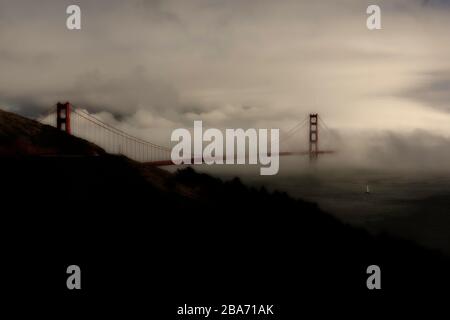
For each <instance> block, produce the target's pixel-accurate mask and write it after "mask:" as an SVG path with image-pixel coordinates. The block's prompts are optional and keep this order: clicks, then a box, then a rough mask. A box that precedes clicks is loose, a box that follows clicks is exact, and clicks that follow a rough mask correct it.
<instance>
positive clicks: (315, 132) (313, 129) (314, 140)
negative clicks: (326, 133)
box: [309, 113, 319, 161]
mask: <svg viewBox="0 0 450 320" xmlns="http://www.w3.org/2000/svg"><path fill="white" fill-rule="evenodd" d="M318 118H319V115H318V114H317V113H311V114H310V115H309V160H310V161H315V160H317V158H318V156H319V123H318V120H319V119H318Z"/></svg>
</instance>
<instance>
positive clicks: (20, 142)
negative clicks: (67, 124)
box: [0, 110, 105, 156]
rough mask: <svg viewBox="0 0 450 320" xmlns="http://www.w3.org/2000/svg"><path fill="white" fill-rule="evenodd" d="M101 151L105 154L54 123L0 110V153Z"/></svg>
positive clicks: (31, 153) (73, 153) (63, 153)
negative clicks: (50, 124)
mask: <svg viewBox="0 0 450 320" xmlns="http://www.w3.org/2000/svg"><path fill="white" fill-rule="evenodd" d="M101 154H105V151H104V150H103V149H102V148H100V147H98V146H96V145H94V144H92V143H89V142H87V141H84V140H81V139H77V138H75V137H73V136H71V135H68V134H65V133H63V132H59V131H58V130H57V129H56V128H54V127H51V126H48V125H42V124H41V123H39V122H37V121H33V120H30V119H27V118H24V117H22V116H19V115H17V114H14V113H11V112H7V111H3V110H0V156H4V155H9V156H13V155H39V156H46V155H47V156H49V155H85V156H88V155H90V156H93V155H101Z"/></svg>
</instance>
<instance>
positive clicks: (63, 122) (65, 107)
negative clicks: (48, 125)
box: [56, 102, 72, 134]
mask: <svg viewBox="0 0 450 320" xmlns="http://www.w3.org/2000/svg"><path fill="white" fill-rule="evenodd" d="M71 109H72V105H71V104H70V103H69V102H66V103H59V102H58V104H57V105H56V127H57V128H58V130H62V131H65V132H67V133H68V134H70V133H71V130H70V112H71Z"/></svg>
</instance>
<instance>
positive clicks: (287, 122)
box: [0, 0, 450, 140]
mask: <svg viewBox="0 0 450 320" xmlns="http://www.w3.org/2000/svg"><path fill="white" fill-rule="evenodd" d="M77 3H78V4H79V5H80V7H81V9H82V19H83V20H82V30H81V31H68V30H67V29H66V28H65V19H66V14H65V8H66V6H67V5H69V4H72V1H56V0H55V1H51V0H43V1H39V3H38V2H31V1H24V0H17V1H14V2H13V1H0V41H1V43H3V44H7V45H4V46H3V47H2V48H1V49H0V69H1V70H2V73H1V75H0V88H1V89H0V103H1V105H4V106H7V107H8V108H9V109H11V110H15V111H18V112H20V113H22V114H25V115H36V114H38V113H40V112H43V111H44V110H47V109H48V108H50V107H52V106H53V105H54V104H55V103H56V102H57V101H58V100H62V101H66V100H70V101H71V102H72V103H73V104H75V105H76V106H79V107H82V108H86V109H88V110H89V111H90V112H93V113H96V114H101V113H102V112H104V113H105V114H109V115H111V117H110V118H109V120H110V121H113V120H114V119H115V120H116V121H118V123H116V124H117V125H120V126H123V127H124V128H125V127H126V128H127V130H131V131H132V132H135V133H137V134H139V135H140V136H141V137H143V138H147V139H149V140H151V139H152V138H153V137H154V136H156V135H157V134H156V133H155V131H156V128H160V127H165V128H170V127H172V126H185V127H190V126H192V121H193V120H204V121H205V125H206V126H209V127H219V128H220V127H242V128H249V127H280V128H282V129H284V130H287V129H289V128H290V127H292V126H294V125H295V124H296V123H298V122H300V121H301V120H302V119H303V118H304V117H305V116H306V115H307V114H308V113H309V112H319V113H320V114H321V115H322V117H323V118H324V119H326V120H327V122H328V124H329V125H330V126H331V127H332V128H334V129H336V130H339V131H342V132H344V131H345V130H348V129H355V130H361V129H364V130H371V131H374V132H375V131H381V132H385V131H392V132H395V133H396V134H406V133H410V132H411V131H413V130H416V129H419V130H422V131H420V132H422V134H424V135H425V131H427V132H430V134H433V135H441V136H442V137H446V136H448V135H450V128H448V126H447V125H446V123H447V120H448V118H447V116H448V115H447V114H445V113H444V112H447V111H448V110H449V106H448V105H447V102H446V101H449V100H448V92H449V91H450V90H448V89H449V79H450V78H449V77H450V74H449V73H450V72H448V71H446V70H450V60H449V59H448V58H449V57H450V45H449V44H448V30H449V29H450V19H448V18H449V16H448V15H449V11H448V10H442V9H445V8H447V6H448V3H449V1H433V0H431V1H427V2H426V3H424V2H422V1H421V0H417V1H410V0H389V1H379V5H380V6H381V8H382V23H383V29H382V30H380V31H369V30H367V28H366V18H367V14H366V8H367V6H368V5H369V4H371V1H360V0H328V1H320V2H319V1H298V0H286V1H272V0H260V1H249V0H239V1H237V0H228V1H222V0H221V1H212V0H192V1H181V0H179V1H176V0H165V1H144V0H130V1H127V2H124V1H118V0H114V1H95V2H94V1H86V0H80V1H77ZM430 120H432V121H430ZM437 123H438V125H436V124H437ZM437 129H439V130H437ZM167 130H168V129H167ZM437 131H439V132H437ZM145 135H148V136H145ZM159 139H163V137H160V138H159ZM166 139H167V136H166Z"/></svg>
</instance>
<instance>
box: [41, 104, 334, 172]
mask: <svg viewBox="0 0 450 320" xmlns="http://www.w3.org/2000/svg"><path fill="white" fill-rule="evenodd" d="M40 121H41V122H43V123H44V124H48V125H52V126H54V127H56V128H57V129H58V130H61V131H64V132H66V133H68V134H71V135H74V136H76V137H78V138H81V139H84V140H87V141H89V142H91V143H94V144H96V145H98V146H100V147H101V148H103V149H104V150H105V151H106V152H108V153H111V154H121V155H124V156H127V157H128V158H130V159H132V160H135V161H139V162H144V163H149V164H153V165H157V166H164V165H173V163H172V160H171V149H170V148H169V147H164V146H161V145H158V144H155V143H152V142H149V141H146V140H144V139H141V138H138V137H136V136H134V135H131V134H129V133H127V132H125V131H123V130H121V129H119V128H117V127H115V126H113V125H111V124H108V123H106V122H105V121H103V120H100V119H99V118H98V117H95V116H94V115H92V114H90V113H89V112H87V111H86V110H85V109H82V108H76V107H74V106H73V105H72V104H71V103H69V102H66V103H58V104H57V105H56V110H55V109H54V107H52V109H50V110H49V111H48V112H47V117H43V118H41V120H40ZM304 128H308V131H307V143H308V149H307V150H297V151H288V150H283V146H284V147H286V142H287V141H288V140H289V139H291V138H292V137H294V135H295V134H297V133H298V132H300V131H301V130H302V129H304ZM319 129H323V130H325V131H328V132H329V133H330V134H331V130H330V129H329V128H328V126H327V125H326V124H325V122H324V121H323V120H322V118H321V117H319V115H318V114H317V113H311V114H309V116H307V117H305V118H304V119H303V120H302V121H300V122H299V123H297V124H296V125H295V126H293V127H292V128H291V129H290V130H289V131H287V132H286V133H284V134H282V136H281V141H280V142H281V148H280V152H279V155H280V156H288V155H307V156H309V159H310V161H311V162H315V161H316V160H317V159H318V157H319V155H321V154H330V153H334V152H335V151H334V150H328V149H320V148H319Z"/></svg>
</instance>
